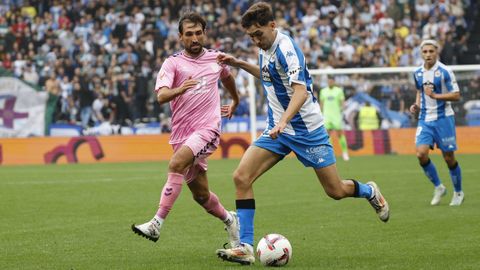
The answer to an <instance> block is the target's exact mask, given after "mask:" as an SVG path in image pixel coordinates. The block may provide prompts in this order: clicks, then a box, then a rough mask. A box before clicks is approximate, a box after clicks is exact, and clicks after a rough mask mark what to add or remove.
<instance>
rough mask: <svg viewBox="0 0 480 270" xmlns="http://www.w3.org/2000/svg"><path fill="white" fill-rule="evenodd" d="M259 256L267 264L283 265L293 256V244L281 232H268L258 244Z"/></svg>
mask: <svg viewBox="0 0 480 270" xmlns="http://www.w3.org/2000/svg"><path fill="white" fill-rule="evenodd" d="M257 257H258V259H259V260H260V262H261V263H262V264H263V265H265V266H283V265H286V264H287V263H288V261H289V260H290V258H292V245H290V242H289V241H288V239H287V238H285V237H284V236H283V235H281V234H277V233H272V234H267V235H265V236H264V237H262V239H260V241H259V242H258V245H257Z"/></svg>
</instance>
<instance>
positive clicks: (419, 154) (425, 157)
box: [417, 151, 428, 163]
mask: <svg viewBox="0 0 480 270" xmlns="http://www.w3.org/2000/svg"><path fill="white" fill-rule="evenodd" d="M417 158H418V160H419V161H420V163H425V162H427V161H428V153H425V152H421V151H417Z"/></svg>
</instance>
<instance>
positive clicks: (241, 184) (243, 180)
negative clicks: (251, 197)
mask: <svg viewBox="0 0 480 270" xmlns="http://www.w3.org/2000/svg"><path fill="white" fill-rule="evenodd" d="M233 182H234V183H235V187H236V188H237V190H247V189H249V188H250V187H251V186H252V184H251V183H252V182H251V181H250V179H249V178H248V177H247V175H246V174H244V173H241V172H239V171H235V172H234V173H233Z"/></svg>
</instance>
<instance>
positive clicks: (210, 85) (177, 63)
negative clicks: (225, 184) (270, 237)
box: [132, 12, 239, 246]
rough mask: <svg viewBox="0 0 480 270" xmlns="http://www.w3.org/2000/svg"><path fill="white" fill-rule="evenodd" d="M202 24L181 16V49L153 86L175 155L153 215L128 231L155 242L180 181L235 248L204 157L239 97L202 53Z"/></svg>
mask: <svg viewBox="0 0 480 270" xmlns="http://www.w3.org/2000/svg"><path fill="white" fill-rule="evenodd" d="M205 26H206V22H205V20H204V19H203V18H202V17H201V16H200V15H199V14H197V13H192V12H189V13H186V14H184V15H183V16H182V18H181V19H180V21H179V26H178V30H179V39H180V42H181V43H182V45H183V46H184V50H183V51H181V52H179V53H176V54H174V55H173V56H170V57H169V58H167V59H166V60H165V62H164V63H163V65H162V67H161V69H160V71H159V73H158V75H157V82H156V85H155V92H156V93H157V100H158V102H159V103H161V104H162V103H165V102H170V106H171V109H172V132H171V135H170V144H171V145H172V147H173V150H174V154H173V156H172V158H171V159H170V162H169V164H168V177H167V182H166V183H165V185H164V187H163V190H162V194H161V197H160V203H159V208H158V211H157V213H156V214H155V216H154V217H153V218H152V219H151V220H150V221H148V222H147V223H144V224H141V225H135V224H134V225H132V230H133V231H134V232H135V233H137V234H139V235H141V236H144V237H146V238H147V239H149V240H152V241H154V242H156V241H157V240H158V238H159V231H160V228H161V226H162V224H163V222H164V220H165V218H166V217H167V215H168V213H169V212H170V209H171V208H172V206H173V204H174V203H175V200H176V199H177V197H178V195H179V194H180V191H181V190H182V185H183V182H184V181H185V182H186V183H187V185H188V187H189V189H190V191H191V192H192V195H193V199H194V200H195V201H196V202H197V203H198V204H200V205H201V206H202V207H203V208H205V210H206V211H207V212H208V213H209V214H211V215H213V216H215V217H217V218H219V219H220V220H222V221H223V222H224V223H225V225H226V229H227V232H228V235H229V240H230V244H231V245H232V246H236V245H237V244H238V220H237V217H236V213H235V212H228V211H226V210H225V208H224V207H223V206H222V204H221V203H220V201H219V199H218V197H217V195H215V194H214V193H213V192H211V191H210V190H209V188H208V180H207V157H208V156H209V155H210V154H212V153H213V151H215V149H217V147H218V144H219V142H220V125H221V121H220V120H221V116H225V117H229V118H230V117H231V116H232V114H233V112H234V111H235V108H236V107H237V105H238V102H239V98H238V94H237V91H236V87H235V81H234V78H233V76H232V75H231V74H230V69H229V67H228V66H226V65H221V64H218V63H217V60H216V59H217V55H218V54H219V53H218V52H217V51H213V50H207V49H205V48H204V47H203V46H204V42H205V40H206V36H205ZM218 80H221V82H222V84H223V85H224V86H225V88H226V89H227V90H228V92H229V93H230V95H231V97H232V100H233V101H232V103H231V104H230V105H224V106H220V94H219V91H218Z"/></svg>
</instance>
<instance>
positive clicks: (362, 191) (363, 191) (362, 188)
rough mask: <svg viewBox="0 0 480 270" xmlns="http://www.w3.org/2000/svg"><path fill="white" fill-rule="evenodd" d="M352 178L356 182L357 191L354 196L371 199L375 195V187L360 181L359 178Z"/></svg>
mask: <svg viewBox="0 0 480 270" xmlns="http://www.w3.org/2000/svg"><path fill="white" fill-rule="evenodd" d="M350 180H352V181H353V183H354V184H355V192H354V194H353V197H356V198H367V199H370V198H371V197H372V196H373V189H372V187H371V186H370V185H367V184H364V183H361V182H358V181H357V180H353V179H350Z"/></svg>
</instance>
